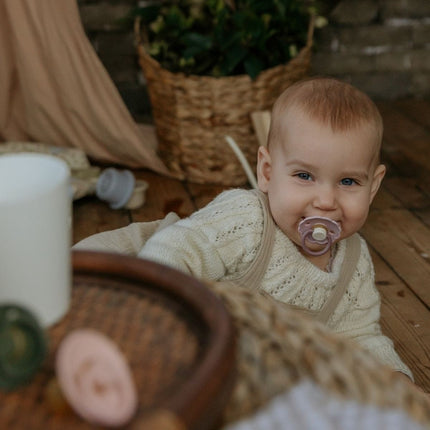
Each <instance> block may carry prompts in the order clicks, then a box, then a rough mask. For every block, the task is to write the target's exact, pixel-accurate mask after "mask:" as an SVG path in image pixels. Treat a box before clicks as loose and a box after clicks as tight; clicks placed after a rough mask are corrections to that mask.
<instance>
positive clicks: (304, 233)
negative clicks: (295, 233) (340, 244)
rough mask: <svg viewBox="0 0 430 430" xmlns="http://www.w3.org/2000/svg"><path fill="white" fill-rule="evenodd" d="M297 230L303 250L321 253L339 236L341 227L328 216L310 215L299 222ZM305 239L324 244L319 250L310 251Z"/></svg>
mask: <svg viewBox="0 0 430 430" xmlns="http://www.w3.org/2000/svg"><path fill="white" fill-rule="evenodd" d="M298 230H299V234H300V237H301V239H302V248H303V249H304V250H305V252H306V253H308V254H310V255H322V254H325V253H326V252H327V251H328V250H329V249H330V247H331V245H332V243H333V242H334V241H335V240H336V239H338V238H339V236H340V232H341V227H340V225H339V224H338V223H337V222H336V221H333V220H332V219H330V218H325V217H320V216H311V217H308V218H305V219H304V220H302V221H301V222H300V224H299V228H298ZM306 241H308V242H310V243H316V244H318V245H326V246H325V247H324V248H323V249H321V250H319V251H312V250H311V249H309V248H308V246H307V245H306Z"/></svg>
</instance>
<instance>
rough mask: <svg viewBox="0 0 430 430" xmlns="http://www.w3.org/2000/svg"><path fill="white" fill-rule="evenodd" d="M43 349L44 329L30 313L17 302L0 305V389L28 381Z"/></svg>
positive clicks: (15, 386) (45, 344)
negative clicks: (16, 303) (15, 303)
mask: <svg viewBox="0 0 430 430" xmlns="http://www.w3.org/2000/svg"><path fill="white" fill-rule="evenodd" d="M46 352H47V341H46V337H45V333H44V331H43V329H42V328H41V326H40V324H39V322H38V321H37V319H36V318H35V317H34V315H33V314H32V313H31V312H30V311H28V310H27V309H25V308H23V307H21V306H17V305H13V304H7V305H0V389H1V390H3V391H10V390H13V389H14V388H17V387H19V386H20V385H22V384H25V383H27V382H29V381H30V380H31V378H32V376H33V375H34V374H35V372H36V371H37V369H38V368H39V367H40V365H41V364H42V362H43V360H44V358H45V356H46Z"/></svg>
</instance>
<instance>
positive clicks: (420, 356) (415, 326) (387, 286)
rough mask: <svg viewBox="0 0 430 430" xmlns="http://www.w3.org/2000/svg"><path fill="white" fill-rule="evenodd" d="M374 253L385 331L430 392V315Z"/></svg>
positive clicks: (403, 358)
mask: <svg viewBox="0 0 430 430" xmlns="http://www.w3.org/2000/svg"><path fill="white" fill-rule="evenodd" d="M370 251H371V255H372V259H373V262H374V265H375V272H376V275H375V280H376V285H377V288H378V290H379V292H380V294H381V299H382V306H381V328H382V331H383V333H384V334H385V335H387V336H388V337H389V338H390V339H391V340H392V341H393V342H394V346H395V349H396V351H397V353H398V354H399V355H400V357H401V358H402V360H403V361H404V362H405V363H406V364H407V365H408V366H409V367H410V369H411V370H412V373H413V375H414V378H415V383H416V384H417V385H418V386H420V387H421V388H422V389H423V390H424V391H426V392H430V331H429V327H430V313H429V311H428V309H427V308H426V307H425V306H424V305H423V304H422V303H421V302H420V301H419V300H418V299H417V297H416V296H415V295H414V294H413V293H412V292H411V291H410V290H409V288H408V287H407V285H405V283H404V282H402V281H401V280H400V279H399V277H398V276H397V275H396V274H395V273H394V272H393V270H391V269H390V268H389V267H388V265H387V264H386V263H385V262H384V261H383V260H382V258H381V257H380V256H379V255H378V254H377V253H376V252H375V251H374V250H372V249H371V250H370Z"/></svg>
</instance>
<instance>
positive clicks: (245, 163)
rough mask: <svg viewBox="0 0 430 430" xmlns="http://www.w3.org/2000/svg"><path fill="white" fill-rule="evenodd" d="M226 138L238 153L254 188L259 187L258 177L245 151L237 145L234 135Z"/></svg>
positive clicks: (237, 155)
mask: <svg viewBox="0 0 430 430" xmlns="http://www.w3.org/2000/svg"><path fill="white" fill-rule="evenodd" d="M225 140H226V141H227V143H228V144H229V145H230V148H231V149H232V150H233V152H234V153H235V154H236V157H237V158H238V160H239V161H240V164H241V165H242V167H243V170H245V173H246V176H247V177H248V180H249V183H250V184H251V185H252V187H253V188H255V189H257V188H258V187H257V179H256V178H255V175H254V172H253V171H252V169H251V166H250V165H249V163H248V160H247V159H246V158H245V156H244V155H243V152H242V151H241V149H240V148H239V147H238V146H237V143H236V142H235V141H234V140H233V138H232V137H230V136H225Z"/></svg>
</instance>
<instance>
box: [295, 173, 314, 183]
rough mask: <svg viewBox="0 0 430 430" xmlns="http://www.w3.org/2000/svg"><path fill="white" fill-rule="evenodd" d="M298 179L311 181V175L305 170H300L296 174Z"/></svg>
mask: <svg viewBox="0 0 430 430" xmlns="http://www.w3.org/2000/svg"><path fill="white" fill-rule="evenodd" d="M296 176H297V177H298V178H299V179H303V180H304V181H311V180H312V176H311V175H310V174H309V173H306V172H300V173H297V175H296Z"/></svg>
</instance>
